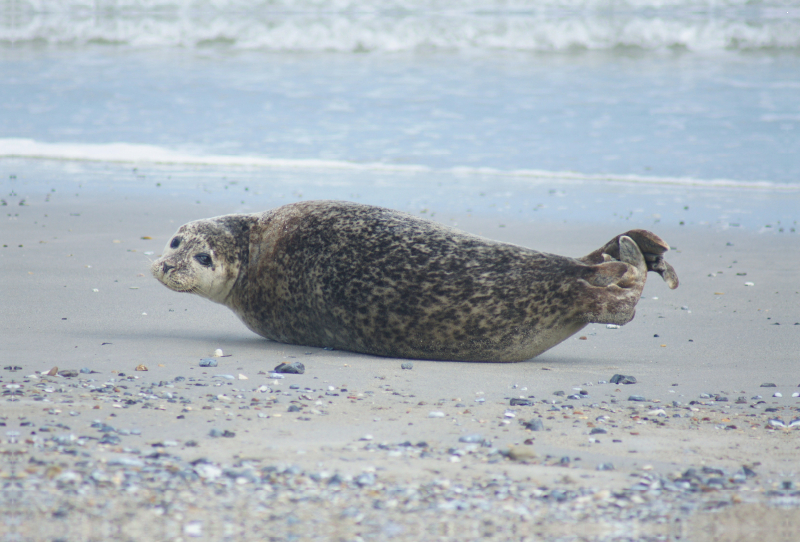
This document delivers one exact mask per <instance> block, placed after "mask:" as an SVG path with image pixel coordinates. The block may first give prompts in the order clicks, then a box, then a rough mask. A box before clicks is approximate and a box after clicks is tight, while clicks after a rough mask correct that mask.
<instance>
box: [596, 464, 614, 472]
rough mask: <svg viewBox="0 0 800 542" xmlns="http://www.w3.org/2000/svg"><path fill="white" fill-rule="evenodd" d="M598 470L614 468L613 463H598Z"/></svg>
mask: <svg viewBox="0 0 800 542" xmlns="http://www.w3.org/2000/svg"><path fill="white" fill-rule="evenodd" d="M597 470H614V464H613V463H600V464H599V465H597Z"/></svg>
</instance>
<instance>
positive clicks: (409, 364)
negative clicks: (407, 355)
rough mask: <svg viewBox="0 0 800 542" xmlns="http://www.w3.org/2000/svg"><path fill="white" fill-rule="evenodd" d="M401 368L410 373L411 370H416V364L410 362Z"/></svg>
mask: <svg viewBox="0 0 800 542" xmlns="http://www.w3.org/2000/svg"><path fill="white" fill-rule="evenodd" d="M400 368H401V369H405V370H407V371H410V370H411V369H413V368H414V364H413V363H411V362H410V361H409V362H407V363H403V364H402V365H400Z"/></svg>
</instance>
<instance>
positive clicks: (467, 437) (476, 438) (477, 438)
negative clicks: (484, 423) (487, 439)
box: [458, 433, 483, 443]
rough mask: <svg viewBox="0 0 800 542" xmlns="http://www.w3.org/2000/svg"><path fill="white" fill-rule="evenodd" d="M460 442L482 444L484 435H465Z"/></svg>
mask: <svg viewBox="0 0 800 542" xmlns="http://www.w3.org/2000/svg"><path fill="white" fill-rule="evenodd" d="M458 442H467V443H473V442H477V443H480V442H483V435H478V434H477V433H476V434H474V435H464V436H462V437H461V438H459V439H458Z"/></svg>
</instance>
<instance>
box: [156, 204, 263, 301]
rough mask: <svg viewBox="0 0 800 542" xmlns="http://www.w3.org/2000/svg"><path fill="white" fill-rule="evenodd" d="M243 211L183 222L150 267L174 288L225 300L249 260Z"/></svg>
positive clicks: (246, 227)
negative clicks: (236, 213) (238, 213)
mask: <svg viewBox="0 0 800 542" xmlns="http://www.w3.org/2000/svg"><path fill="white" fill-rule="evenodd" d="M242 218H243V216H242V215H238V216H237V215H229V216H222V217H217V218H210V219H207V220H197V221H195V222H189V223H188V224H184V225H183V226H181V227H180V228H179V229H178V231H177V233H175V235H173V236H172V238H171V239H170V240H169V242H168V243H167V246H166V247H165V248H164V254H163V255H162V256H161V257H160V258H159V259H157V260H156V261H154V262H153V264H152V265H151V267H150V271H151V272H152V273H153V276H154V277H155V278H157V279H158V280H159V281H161V283H162V284H164V285H165V286H166V287H167V288H169V289H170V290H175V291H176V292H190V293H194V294H198V295H200V296H202V297H205V298H206V299H210V300H211V301H214V302H216V303H222V304H224V303H225V301H226V299H227V298H228V296H229V295H230V292H231V289H232V288H233V285H234V283H235V282H236V279H237V278H238V276H239V270H240V269H241V267H242V264H243V263H246V260H247V252H248V250H247V248H248V247H247V245H248V243H247V237H248V236H247V233H248V230H249V227H248V225H247V224H246V223H245V222H246V221H243V220H242Z"/></svg>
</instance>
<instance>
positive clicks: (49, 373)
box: [47, 367, 58, 376]
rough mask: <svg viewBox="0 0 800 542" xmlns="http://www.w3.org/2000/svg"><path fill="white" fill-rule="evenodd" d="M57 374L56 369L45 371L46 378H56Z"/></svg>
mask: <svg viewBox="0 0 800 542" xmlns="http://www.w3.org/2000/svg"><path fill="white" fill-rule="evenodd" d="M57 374H58V367H53V368H52V369H50V370H49V371H47V376H56V375H57Z"/></svg>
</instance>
